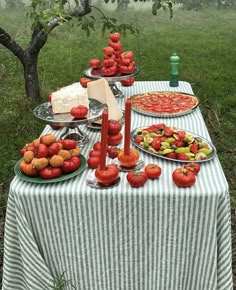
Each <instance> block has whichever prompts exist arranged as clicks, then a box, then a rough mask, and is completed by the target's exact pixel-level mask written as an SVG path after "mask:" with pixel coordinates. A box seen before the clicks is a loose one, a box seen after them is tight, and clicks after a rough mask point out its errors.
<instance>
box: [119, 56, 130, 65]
mask: <svg viewBox="0 0 236 290" xmlns="http://www.w3.org/2000/svg"><path fill="white" fill-rule="evenodd" d="M131 62H132V59H130V58H120V64H121V65H129V64H130V63H131Z"/></svg>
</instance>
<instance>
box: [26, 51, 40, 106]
mask: <svg viewBox="0 0 236 290" xmlns="http://www.w3.org/2000/svg"><path fill="white" fill-rule="evenodd" d="M37 64H38V55H33V54H28V53H26V54H25V56H24V60H23V67H24V78H25V91H26V95H27V97H28V98H31V99H34V100H36V99H41V95H40V86H39V80H38V70H37Z"/></svg>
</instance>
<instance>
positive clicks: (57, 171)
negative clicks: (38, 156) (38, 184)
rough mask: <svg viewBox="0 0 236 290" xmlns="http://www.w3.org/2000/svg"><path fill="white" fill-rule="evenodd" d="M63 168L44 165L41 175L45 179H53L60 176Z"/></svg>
mask: <svg viewBox="0 0 236 290" xmlns="http://www.w3.org/2000/svg"><path fill="white" fill-rule="evenodd" d="M61 174H62V170H61V168H60V167H44V168H43V169H41V170H40V171H39V175H40V177H42V178H43V179H53V178H57V177H60V176H61Z"/></svg>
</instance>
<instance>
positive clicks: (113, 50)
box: [80, 32, 136, 88]
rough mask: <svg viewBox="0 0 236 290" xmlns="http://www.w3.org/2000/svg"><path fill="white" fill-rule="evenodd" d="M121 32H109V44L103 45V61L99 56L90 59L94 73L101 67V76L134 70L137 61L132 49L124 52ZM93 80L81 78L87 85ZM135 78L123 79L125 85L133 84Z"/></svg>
mask: <svg viewBox="0 0 236 290" xmlns="http://www.w3.org/2000/svg"><path fill="white" fill-rule="evenodd" d="M120 37H121V35H120V33H119V32H114V33H110V34H109V43H108V46H106V47H103V49H102V51H103V61H100V59H98V58H92V59H91V60H90V61H89V64H90V67H91V68H92V69H93V73H95V74H96V73H97V72H98V71H99V69H101V76H104V77H112V76H122V75H130V74H132V73H133V72H134V69H135V67H136V63H135V61H134V53H133V52H132V51H125V52H123V49H122V43H121V41H120ZM90 81H91V80H90V79H89V78H86V77H82V78H81V79H80V84H81V85H82V86H83V87H85V88H86V87H87V83H88V82H90ZM134 81H135V79H134V78H133V77H131V78H128V79H124V80H121V81H120V83H121V84H122V85H123V86H131V85H132V84H133V83H134Z"/></svg>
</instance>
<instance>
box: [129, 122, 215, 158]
mask: <svg viewBox="0 0 236 290" xmlns="http://www.w3.org/2000/svg"><path fill="white" fill-rule="evenodd" d="M146 128H148V126H146V127H140V128H136V129H134V130H132V131H131V141H132V143H133V144H134V145H135V146H137V147H138V148H139V149H141V150H142V151H144V152H146V153H148V154H151V155H154V156H156V157H160V158H163V159H166V160H170V161H174V162H185V163H187V162H207V161H209V160H211V159H213V158H214V157H215V156H216V153H217V151H216V148H215V146H214V145H213V144H212V143H211V142H209V141H208V140H207V139H205V138H203V137H202V136H200V135H197V134H195V133H192V132H189V131H185V130H181V129H177V128H175V129H176V130H177V131H185V133H186V134H188V135H191V136H192V137H193V138H198V140H201V141H200V142H204V143H206V144H207V145H208V148H209V149H210V150H211V153H210V154H209V155H207V158H206V159H200V160H197V159H191V160H180V159H174V158H169V157H167V156H165V155H163V154H161V152H160V151H159V152H154V151H151V150H149V149H148V148H145V147H143V146H142V145H140V144H139V143H136V142H135V137H137V136H139V135H140V134H139V133H140V132H141V131H142V130H143V129H146Z"/></svg>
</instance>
